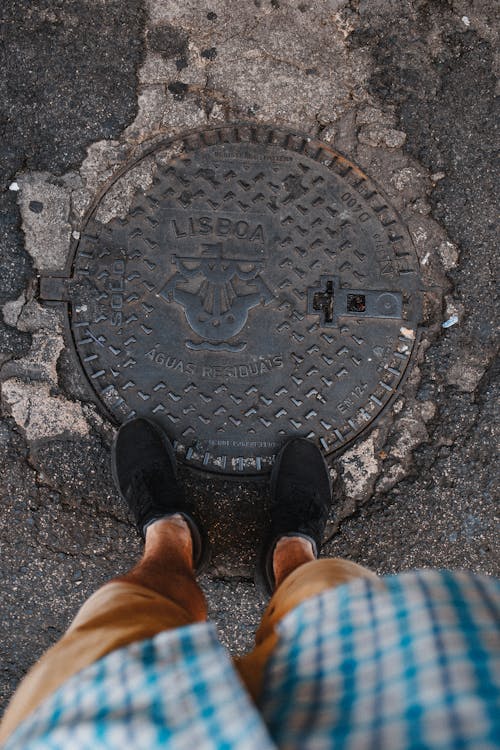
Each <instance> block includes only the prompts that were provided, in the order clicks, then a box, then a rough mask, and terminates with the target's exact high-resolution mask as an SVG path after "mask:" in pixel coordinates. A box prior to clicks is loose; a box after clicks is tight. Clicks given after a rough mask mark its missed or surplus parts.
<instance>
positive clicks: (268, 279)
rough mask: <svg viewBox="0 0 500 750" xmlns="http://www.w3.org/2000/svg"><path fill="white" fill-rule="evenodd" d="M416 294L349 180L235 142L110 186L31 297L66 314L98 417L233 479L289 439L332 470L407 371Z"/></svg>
mask: <svg viewBox="0 0 500 750" xmlns="http://www.w3.org/2000/svg"><path fill="white" fill-rule="evenodd" d="M421 288H422V284H421V279H420V274H419V266H418V260H417V256H416V253H415V250H414V248H413V245H412V243H411V240H410V238H409V235H408V232H407V230H406V229H405V227H404V226H403V225H402V223H401V220H400V219H399V217H398V215H397V213H396V212H395V210H394V209H393V208H392V207H391V205H390V204H389V202H388V200H387V199H386V198H385V197H383V195H382V194H381V192H380V190H379V189H378V188H377V187H376V186H374V185H373V183H372V182H370V180H369V179H368V178H367V177H366V175H365V174H363V172H362V171H361V170H360V169H359V168H358V167H357V166H356V165H355V164H353V163H352V162H350V161H348V160H347V159H346V158H345V157H343V156H342V155H340V154H339V153H337V152H335V151H333V150H332V149H331V148H330V147H329V146H327V145H325V144H323V143H321V142H319V141H315V140H312V139H310V138H308V137H305V136H303V135H300V134H296V133H293V132H287V131H284V130H280V129H274V128H271V127H269V128H267V127H260V126H259V127H254V126H251V125H235V126H231V127H229V126H226V127H221V128H216V129H212V130H205V131H201V132H192V133H189V134H187V135H185V136H183V137H182V138H179V139H177V140H176V139H171V140H168V141H165V142H162V143H159V144H156V145H155V147H154V148H152V149H150V150H149V151H147V152H145V154H143V155H142V156H141V158H140V159H137V160H136V161H134V162H133V163H132V164H130V165H128V166H127V167H126V168H124V169H123V170H121V171H120V173H119V174H118V176H116V177H115V178H114V179H113V181H112V182H111V184H110V185H108V186H107V188H106V190H105V191H104V192H103V193H102V194H101V195H100V196H99V198H98V199H97V200H96V201H95V203H94V206H93V208H92V210H91V211H90V213H89V214H88V216H87V217H86V219H85V221H84V223H83V226H82V227H81V232H80V239H79V241H78V243H76V246H75V248H74V252H73V254H72V257H71V259H70V263H69V265H68V267H67V272H66V274H65V276H64V277H62V276H59V277H55V276H48V277H45V278H43V279H42V280H41V285H40V296H41V298H42V299H44V300H52V301H60V302H64V303H65V304H66V309H67V315H68V330H69V331H70V335H71V342H72V346H73V347H74V350H75V352H76V354H77V359H78V361H79V363H80V364H81V367H82V370H83V372H84V373H85V376H86V378H87V380H88V383H89V384H90V386H91V388H92V392H93V394H94V395H95V399H96V402H97V403H98V404H99V405H100V407H101V408H102V410H103V411H104V412H105V414H106V415H107V416H108V417H112V418H113V420H114V421H115V422H116V423H121V422H123V421H125V420H127V419H130V418H132V417H134V416H146V417H149V418H152V419H154V420H156V421H157V422H158V423H160V424H161V425H162V426H163V427H164V428H165V430H166V432H167V433H168V434H169V436H170V437H171V439H172V440H173V441H174V444H175V447H176V450H177V453H178V456H179V458H181V459H182V460H183V461H184V462H185V463H186V464H188V465H190V466H193V467H197V468H201V469H205V470H207V471H212V472H219V473H223V474H237V475H242V474H261V473H266V472H267V471H269V468H270V466H271V465H272V462H273V460H274V456H275V455H276V452H277V450H278V449H279V447H280V446H281V445H282V444H283V442H284V441H285V440H286V439H287V438H289V437H292V436H303V437H307V438H310V439H312V440H315V441H317V442H318V444H319V445H320V446H321V447H322V449H323V451H324V452H325V453H326V454H331V453H335V452H338V451H340V450H342V449H344V448H345V447H346V446H347V445H348V444H349V443H351V442H352V441H353V440H354V439H356V438H357V437H358V436H359V435H360V434H361V433H364V432H365V431H366V430H368V429H370V428H371V427H372V426H373V424H374V423H375V421H376V420H377V418H378V417H379V416H380V414H381V413H382V411H383V409H384V407H385V406H386V405H387V404H388V403H389V402H390V401H391V399H392V398H393V396H394V394H395V393H396V391H397V389H398V387H399V386H400V384H401V381H402V379H403V376H404V374H405V371H406V370H407V368H408V366H409V363H410V360H411V355H412V351H413V349H414V346H415V339H416V331H417V326H418V323H419V320H420V315H421Z"/></svg>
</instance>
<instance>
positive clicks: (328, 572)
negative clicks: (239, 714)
mask: <svg viewBox="0 0 500 750" xmlns="http://www.w3.org/2000/svg"><path fill="white" fill-rule="evenodd" d="M272 491H273V498H272V504H271V531H270V534H269V537H268V541H267V543H266V544H265V545H264V553H263V556H262V559H261V561H260V578H261V580H262V582H263V583H264V584H265V585H267V589H268V590H269V591H270V592H274V593H273V596H272V598H271V600H270V602H269V605H268V607H267V609H266V611H265V613H264V616H263V618H262V621H261V624H260V626H259V629H258V631H257V634H256V638H255V648H254V650H253V651H252V652H251V653H250V654H247V655H246V656H244V657H242V658H240V659H236V660H235V666H236V668H237V669H238V671H239V673H240V676H241V678H242V679H243V681H244V683H245V685H246V687H247V689H248V691H249V692H250V694H251V695H252V697H253V698H254V700H257V699H258V697H259V695H260V692H261V689H262V682H263V678H264V673H265V667H266V664H267V662H268V660H269V658H270V657H271V655H272V653H273V651H274V649H275V647H276V645H277V643H278V638H279V636H278V634H277V625H278V623H279V622H280V620H281V619H282V618H283V617H285V615H286V614H287V613H288V612H290V611H291V610H292V609H294V608H295V607H297V606H298V605H299V604H301V603H302V602H304V601H305V600H306V599H309V598H310V597H313V596H316V595H318V594H321V593H322V592H324V591H326V590H328V589H331V588H334V587H335V586H340V585H341V584H343V583H348V582H350V581H352V580H354V579H356V578H368V579H371V580H377V576H376V575H375V574H374V573H372V572H371V571H370V570H368V569H367V568H363V567H362V566H361V565H357V564H356V563H353V562H350V561H349V560H342V559H339V558H334V559H324V560H318V559H317V556H318V549H319V547H320V544H321V540H322V537H323V533H324V529H325V526H326V520H327V517H328V512H329V509H330V506H331V489H330V480H329V473H328V467H327V466H326V463H325V461H324V459H323V457H322V455H321V453H320V451H319V450H318V449H317V448H316V447H315V446H314V445H313V444H312V443H310V442H308V441H306V440H301V439H295V440H292V441H290V442H289V443H287V444H286V445H285V447H284V449H283V450H282V451H281V453H280V455H279V456H278V458H277V461H276V465H275V469H274V471H273V476H272Z"/></svg>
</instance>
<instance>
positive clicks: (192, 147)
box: [38, 122, 425, 480]
mask: <svg viewBox="0 0 500 750" xmlns="http://www.w3.org/2000/svg"><path fill="white" fill-rule="evenodd" d="M242 130H243V131H245V132H249V133H251V140H242V141H241V143H253V144H255V145H262V146H269V145H270V146H273V145H275V146H278V147H281V148H288V149H290V150H291V151H292V152H295V153H298V154H303V155H304V156H306V157H308V158H311V159H313V160H314V161H319V163H323V164H325V165H327V166H329V167H330V168H331V169H332V171H333V172H334V173H335V174H337V175H338V176H341V177H345V176H347V175H348V174H349V173H351V175H352V174H356V175H357V176H358V177H359V184H363V185H370V187H372V188H373V189H374V193H373V195H377V196H378V197H380V198H381V199H382V200H383V201H384V203H385V204H386V205H385V207H386V208H387V209H388V211H389V212H390V213H391V214H392V215H393V216H394V217H395V218H396V221H397V224H398V229H402V230H403V232H404V235H405V236H404V239H405V242H406V243H407V244H408V245H409V246H410V247H411V248H412V250H413V253H414V258H415V260H416V265H417V272H416V273H417V279H418V284H417V286H416V288H415V289H414V290H413V294H414V297H415V298H414V300H413V303H412V304H413V305H414V309H415V311H416V314H415V321H414V323H413V325H414V341H413V344H412V347H411V350H410V353H409V356H408V357H407V361H406V365H405V367H404V369H403V370H402V371H401V374H400V378H399V380H398V382H397V385H396V386H395V388H394V389H393V392H392V393H391V395H390V396H389V397H388V398H387V401H386V402H385V403H384V404H383V406H382V407H381V408H380V409H379V411H378V412H377V413H376V414H375V416H373V418H371V419H370V421H369V422H368V423H367V424H366V425H365V426H364V427H363V428H362V429H361V430H360V431H359V432H356V433H355V434H354V435H353V436H352V437H346V439H345V440H344V442H343V443H341V444H340V445H338V446H335V447H334V448H333V449H331V450H329V451H325V450H323V452H324V454H325V457H326V458H327V460H330V461H331V460H332V459H334V458H337V457H339V456H341V455H342V454H343V453H344V452H346V451H347V450H349V449H350V448H352V447H353V446H355V445H356V444H357V443H358V442H361V441H362V440H364V439H366V438H367V437H368V435H369V434H370V433H371V431H372V430H373V429H374V428H375V427H376V426H377V425H378V424H380V422H381V421H382V420H384V419H385V418H386V417H387V414H388V411H389V410H390V408H391V406H392V405H393V404H394V401H395V400H396V399H397V398H398V396H400V395H401V391H402V389H403V388H404V384H405V382H406V379H407V378H408V377H409V374H410V373H411V372H412V369H413V366H414V364H415V362H416V359H417V357H418V352H419V349H420V347H419V344H420V339H421V335H422V308H423V294H424V292H425V289H424V283H423V280H422V274H421V267H420V261H419V257H418V254H417V252H416V250H415V247H414V245H413V241H412V239H411V236H410V234H409V232H408V229H407V226H406V224H405V223H404V221H403V220H402V218H401V216H400V215H399V212H398V211H397V209H396V208H395V207H394V206H393V204H392V202H391V201H390V199H389V198H388V197H387V196H386V194H385V192H384V190H383V189H381V188H380V187H379V185H378V184H377V182H376V181H375V180H374V179H373V178H372V177H370V176H368V175H366V174H365V173H364V172H363V171H362V170H361V169H360V168H359V167H358V166H357V165H356V164H355V163H353V162H352V161H351V160H350V159H348V158H347V157H346V156H344V155H343V154H342V153H341V152H339V151H338V150H337V149H334V148H332V147H331V146H329V145H328V144H325V143H324V142H322V141H321V140H320V139H317V138H313V137H311V136H308V135H307V134H304V133H302V132H300V131H297V130H294V129H291V128H290V129H289V128H285V127H283V126H281V127H278V126H273V125H268V124H255V123H251V122H250V123H248V122H241V123H231V124H225V125H221V126H217V127H212V128H199V129H195V130H188V131H184V132H181V133H178V134H176V135H172V136H167V137H165V136H159V137H156V138H154V139H151V140H149V141H147V142H145V143H142V144H140V145H139V146H138V147H137V148H136V149H135V151H134V153H133V156H132V158H130V159H128V160H127V161H126V162H125V163H124V164H123V165H122V166H121V167H120V168H119V169H117V170H116V172H115V173H114V174H113V175H112V176H111V177H110V178H109V179H108V180H107V181H106V182H105V183H104V184H103V185H102V186H101V188H100V189H99V190H98V191H97V193H96V195H95V196H94V198H93V199H92V201H91V203H90V205H89V208H88V209H87V211H86V212H85V213H84V215H83V217H82V219H81V221H80V222H79V226H78V228H77V231H76V232H75V231H74V232H72V234H71V240H70V249H69V253H68V258H67V261H66V264H65V267H64V270H60V269H57V270H54V271H52V272H51V271H45V272H43V273H42V274H40V283H39V294H38V296H39V299H40V300H41V301H42V302H43V304H46V305H48V306H54V307H56V308H59V309H61V305H62V306H63V310H64V315H63V333H64V337H65V342H66V344H67V348H66V353H67V354H68V355H69V359H70V362H71V364H72V365H73V366H74V367H75V372H76V373H77V375H78V383H77V387H76V388H75V390H76V391H77V392H78V398H80V399H81V400H87V401H89V402H91V403H93V404H94V405H95V406H96V408H97V410H98V411H100V412H101V413H102V414H104V415H105V416H106V418H107V419H108V420H109V421H110V422H111V423H112V424H113V425H114V426H115V427H118V426H119V425H120V424H121V423H122V422H123V421H124V420H120V419H119V418H117V416H116V415H115V414H114V413H113V411H112V410H111V409H110V408H109V407H108V406H107V405H106V403H105V402H104V401H103V399H102V398H101V397H100V396H99V393H98V391H97V390H96V388H95V387H94V386H93V384H92V382H91V381H90V378H89V376H88V374H87V373H86V371H85V368H84V365H83V362H82V360H81V359H80V356H79V353H78V348H77V341H76V339H75V335H74V331H73V329H72V326H71V315H72V313H71V304H72V301H71V299H69V290H68V287H67V283H68V282H69V281H70V279H71V278H72V273H73V269H74V262H75V258H76V255H77V252H78V247H79V243H80V237H81V236H82V235H83V233H84V231H85V228H86V226H87V225H88V223H89V222H90V221H91V220H92V219H93V217H94V215H95V214H96V212H97V210H98V208H99V205H100V203H101V201H102V199H103V197H104V196H105V195H106V193H107V192H108V191H109V190H110V189H111V188H112V187H113V185H115V184H116V183H117V182H118V181H119V180H120V179H122V177H123V176H124V175H125V174H126V173H127V172H129V171H130V170H132V169H134V168H135V167H137V166H138V165H139V164H140V162H141V161H143V160H144V159H146V158H148V157H149V156H152V155H154V153H155V152H157V151H162V150H167V149H169V148H171V147H172V146H174V145H175V144H182V150H181V153H186V152H190V151H196V147H197V146H212V145H221V146H223V145H224V144H226V145H230V144H231V143H234V142H235V140H236V139H235V138H234V134H235V133H239V132H240V131H242ZM207 137H208V139H209V140H208V141H207V140H206V138H207ZM212 139H213V140H212ZM294 140H296V141H297V142H298V143H299V144H300V145H299V146H298V147H292V146H291V143H290V142H291V141H294ZM285 144H286V145H285ZM319 154H321V156H322V158H323V159H324V160H326V161H320V160H319V159H318V155H319ZM339 165H342V171H340V170H339V169H334V168H333V167H334V166H335V167H338V166H339ZM349 186H350V188H351V189H353V190H356V191H357V187H356V184H352V183H350V185H349ZM360 195H361V194H360ZM362 197H363V198H365V196H362ZM176 442H177V441H175V440H174V447H175V446H176ZM178 459H179V460H180V461H181V462H182V463H184V464H185V465H186V466H187V467H188V468H189V469H190V470H192V471H194V472H201V473H202V474H208V475H212V476H213V475H218V476H221V477H223V478H224V479H228V480H231V479H235V480H238V479H239V478H242V477H251V478H253V479H260V478H262V479H264V480H266V479H267V478H268V473H269V470H270V468H271V467H270V466H267V467H266V469H264V470H263V469H256V468H248V467H246V466H245V467H244V468H241V469H239V470H233V471H227V470H225V469H220V468H218V467H217V466H205V465H203V463H202V460H201V458H200V460H198V461H195V462H193V461H190V460H186V455H179V454H178Z"/></svg>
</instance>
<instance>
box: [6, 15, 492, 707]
mask: <svg viewBox="0 0 500 750" xmlns="http://www.w3.org/2000/svg"><path fill="white" fill-rule="evenodd" d="M496 10H498V5H497V4H496V3H495V2H493V1H491V2H490V0H477V1H476V2H473V3H471V2H466V1H465V0H447V2H442V1H438V0H398V1H397V2H396V0H350V2H345V1H343V0H317V1H316V2H314V3H313V2H308V1H307V0H270V1H269V0H255V2H251V1H250V0H245V1H244V2H240V3H233V2H230V1H229V0H207V2H199V0H182V2H181V0H168V2H167V0H143V1H142V0H129V2H126V3H123V2H118V0H107V2H106V3H102V2H100V0H78V2H77V0H37V1H36V2H32V3H28V4H26V3H24V2H20V0H4V1H3V3H2V7H1V9H0V19H1V25H2V31H1V35H2V38H1V44H0V57H1V66H0V69H1V71H2V76H1V79H2V80H1V81H0V86H1V89H0V255H1V269H2V273H1V276H0V308H1V313H2V314H0V384H1V406H2V415H1V422H0V445H1V450H2V460H1V461H0V477H1V478H0V507H1V513H0V624H1V634H2V635H1V639H0V664H1V673H0V674H1V677H0V703H2V704H5V701H6V700H7V699H8V697H9V695H10V694H11V693H12V691H13V689H14V688H15V686H16V684H17V682H18V681H19V679H20V678H21V676H22V675H23V674H24V673H25V671H26V670H27V669H28V667H29V666H30V664H31V663H32V662H33V661H34V660H35V659H36V658H37V657H38V656H39V655H40V654H41V653H42V652H43V651H44V650H45V649H46V648H47V647H48V646H50V645H51V644H52V643H54V642H55V641H56V639H57V638H58V637H59V636H60V635H61V633H62V632H63V631H64V629H65V627H66V626H67V625H68V623H69V621H70V619H71V617H72V616H73V615H74V614H75V612H76V611H77V609H78V607H79V606H80V604H81V603H82V602H83V601H84V599H85V597H87V596H88V595H89V594H90V593H91V592H92V591H93V590H94V589H95V588H96V587H97V586H99V585H100V584H101V583H103V582H104V581H106V580H107V579H108V578H109V577H111V576H113V575H114V574H115V573H117V572H123V571H125V570H126V569H127V568H128V567H129V566H130V565H131V564H132V563H133V562H134V561H135V560H136V559H137V557H138V555H139V553H140V543H139V541H138V538H137V535H136V533H135V531H134V529H133V527H132V525H131V521H130V518H129V517H128V515H127V512H126V509H125V508H124V507H123V506H122V504H121V502H120V500H119V498H118V496H117V494H116V492H115V490H114V488H113V484H112V480H111V475H110V469H109V451H110V443H111V440H112V437H113V433H114V429H115V427H114V425H112V424H111V423H110V422H109V421H107V420H106V419H105V418H103V416H102V414H101V413H100V412H99V410H98V409H97V408H96V407H95V405H93V404H92V403H90V402H89V401H88V399H86V397H85V390H84V389H83V388H82V383H81V381H80V376H79V374H78V373H77V372H76V371H75V369H74V367H73V364H72V361H71V358H70V357H69V355H68V350H67V345H66V343H65V340H64V337H63V332H62V315H61V311H60V310H59V309H58V308H57V306H52V307H51V306H49V305H44V304H42V303H40V301H39V298H38V280H39V276H40V274H43V273H44V272H46V271H47V270H52V271H54V270H58V269H62V268H63V267H64V265H65V262H66V259H67V257H68V254H69V252H70V247H71V242H72V240H74V239H76V238H77V237H78V231H79V227H80V226H81V220H82V216H83V214H84V212H85V210H86V208H87V207H88V205H89V203H90V202H91V201H92V199H93V197H94V196H95V195H96V193H97V192H98V190H99V188H100V187H101V186H102V185H103V184H104V183H105V182H106V181H107V180H108V179H109V178H110V177H111V175H113V173H114V172H115V171H116V170H117V169H118V168H119V167H120V166H121V165H122V164H123V163H124V162H126V161H127V160H128V159H131V158H133V156H134V154H135V153H136V152H137V150H138V149H140V148H141V147H143V145H144V143H145V142H146V141H148V139H152V138H156V137H158V136H171V135H176V134H179V133H183V132H185V131H186V130H190V129H196V128H202V127H210V126H217V125H221V124H224V123H225V122H240V121H245V122H255V123H262V124H271V125H277V126H280V127H289V128H291V129H294V130H298V131H300V132H302V133H305V134H308V135H310V136H311V137H315V138H319V139H321V140H322V141H324V142H326V143H328V144H330V145H331V146H333V147H334V148H335V149H337V150H338V151H340V152H341V153H343V154H345V155H346V156H347V157H348V158H349V159H351V160H352V161H354V162H356V163H357V164H358V165H359V166H360V167H361V168H362V169H363V170H364V171H365V172H366V173H367V174H368V175H369V176H370V177H371V178H372V179H373V180H374V181H375V182H376V183H377V184H378V185H379V186H380V187H381V188H382V189H383V190H384V191H385V193H386V194H387V195H388V197H389V199H390V200H391V202H392V204H393V205H394V206H395V207H396V208H397V210H398V211H399V213H400V215H401V217H402V219H403V221H404V222H405V223H406V225H407V226H408V229H409V232H410V235H411V238H412V240H413V243H414V245H415V248H416V252H417V254H418V257H419V261H420V265H421V271H422V276H423V281H424V286H425V289H426V294H425V310H424V316H423V321H422V330H421V337H420V342H419V345H418V353H417V356H416V359H415V363H414V366H413V369H412V371H411V373H410V374H409V376H408V378H407V380H406V382H405V384H404V386H403V388H402V390H401V393H400V395H399V397H398V398H397V399H396V400H395V401H394V403H393V404H392V406H391V409H390V410H389V411H388V412H386V413H385V415H384V418H383V419H382V420H380V421H379V422H378V423H377V425H376V427H375V428H374V429H373V430H372V431H371V432H370V433H368V434H365V435H364V436H363V438H362V439H361V440H360V441H358V442H357V443H356V444H354V445H352V446H350V447H349V449H348V450H347V451H346V452H344V454H343V455H339V456H336V457H334V458H333V460H332V464H331V465H332V476H335V484H334V498H335V503H334V507H333V509H332V515H331V521H330V524H329V528H328V537H329V540H328V542H327V544H326V546H325V554H332V555H341V556H345V557H347V558H349V559H352V560H355V561H356V562H358V563H361V564H364V565H368V566H370V567H371V568H373V569H374V570H376V571H377V572H380V573H390V572H395V571H400V570H404V569H408V568H415V567H426V566H440V567H451V568H467V569H472V570H475V571H482V572H485V573H488V574H493V575H498V574H499V572H500V564H499V562H500V561H499V554H498V520H497V518H496V515H497V513H498V511H497V508H498V504H497V503H498V470H497V463H498V460H497V457H496V445H497V444H498V407H497V404H498V378H497V370H496V369H495V353H496V346H497V342H498V339H497V331H496V328H495V318H496V291H495V277H496V276H497V275H498V271H497V265H498V254H497V253H496V252H495V250H496V248H495V239H496V235H497V231H496V225H495V220H496V213H497V212H496V211H495V208H496V200H495V199H496V197H497V195H498V174H497V173H495V161H494V160H495V147H496V146H497V144H498V134H497V131H496V128H498V107H497V101H498V100H497V99H495V90H496V81H497V75H496V74H497V73H498V58H495V49H498V40H497V33H498V17H496V16H495V11H496ZM495 141H496V142H495ZM495 180H496V181H495ZM443 323H446V325H445V326H443ZM181 476H182V479H183V481H184V483H185V485H186V488H187V491H188V492H190V493H192V494H193V495H194V496H195V497H196V500H197V501H198V504H199V507H200V512H201V515H202V516H203V518H204V520H205V521H206V523H207V525H208V527H209V528H210V534H211V538H212V542H213V546H214V556H213V561H212V565H211V568H210V570H209V571H208V572H207V574H206V575H204V577H203V580H202V585H203V588H204V590H205V591H206V594H207V597H208V600H209V604H210V612H211V616H212V617H213V619H214V620H215V622H216V623H217V625H218V627H219V630H220V635H221V638H222V640H223V641H224V642H225V643H226V644H227V645H228V646H229V647H230V649H231V650H232V651H233V652H234V653H241V652H242V651H244V650H245V649H246V648H247V647H248V646H249V644H250V643H251V641H252V637H253V632H254V630H255V626H256V623H257V622H258V617H259V612H260V611H261V608H262V605H263V601H262V599H261V597H260V595H258V594H257V593H256V591H255V587H254V584H253V568H254V562H255V550H256V547H257V545H258V543H259V541H260V540H261V538H262V536H263V534H264V532H265V524H266V503H267V498H268V488H267V484H266V482H265V481H262V480H261V481H253V482H252V481H249V482H243V481H239V480H231V481H229V480H223V479H220V478H219V479H217V478H214V477H210V476H209V477H206V476H201V475H200V474H195V473H193V472H191V471H189V470H187V469H183V470H182V471H181Z"/></svg>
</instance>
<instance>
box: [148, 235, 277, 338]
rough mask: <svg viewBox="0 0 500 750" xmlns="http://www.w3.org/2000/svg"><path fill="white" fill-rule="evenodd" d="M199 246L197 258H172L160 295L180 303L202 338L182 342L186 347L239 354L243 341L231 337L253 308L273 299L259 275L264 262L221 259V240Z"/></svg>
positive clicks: (167, 299) (241, 325)
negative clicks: (168, 277) (169, 275)
mask: <svg viewBox="0 0 500 750" xmlns="http://www.w3.org/2000/svg"><path fill="white" fill-rule="evenodd" d="M202 248H203V252H202V254H201V256H199V257H190V256H183V257H180V256H178V255H173V256H172V263H174V264H175V266H176V268H177V271H176V272H175V273H174V275H173V276H171V277H170V279H169V280H168V281H167V283H166V284H165V286H164V287H163V288H162V289H161V290H160V291H159V292H158V295H159V296H160V297H161V298H162V299H164V300H165V301H166V302H168V303H171V302H177V303H178V304H180V305H181V306H182V307H183V308H184V314H185V316H186V320H187V322H188V323H189V325H190V327H191V329H192V330H193V331H194V333H196V334H197V335H198V336H199V337H200V338H201V339H202V341H201V342H198V343H197V342H194V341H190V340H188V341H186V346H187V348H188V349H205V350H209V351H220V350H223V351H230V352H240V351H242V350H243V349H244V348H245V347H246V342H245V341H236V342H231V341H230V340H231V339H233V338H234V337H235V336H237V335H238V333H240V331H242V330H243V328H244V327H245V325H246V322H247V320H248V313H249V311H250V310H251V309H252V308H253V307H256V306H257V305H260V304H264V305H267V304H269V303H270V302H271V301H272V300H273V299H274V295H273V293H272V292H271V290H270V289H269V288H268V287H267V286H266V284H265V282H264V281H263V279H262V278H261V276H260V274H261V271H262V269H263V266H264V261H263V260H254V259H252V260H248V259H242V258H237V257H223V246H222V243H221V242H219V243H215V244H207V245H202Z"/></svg>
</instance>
